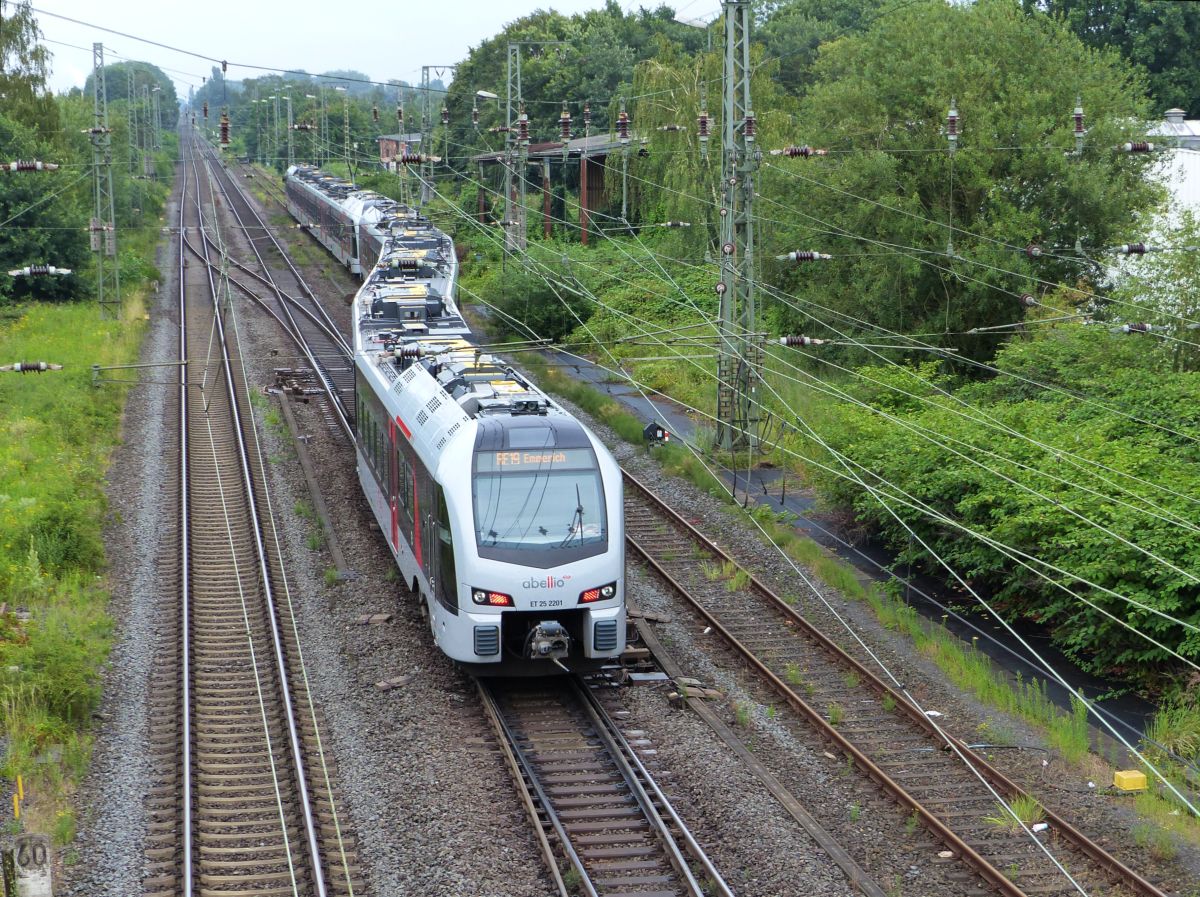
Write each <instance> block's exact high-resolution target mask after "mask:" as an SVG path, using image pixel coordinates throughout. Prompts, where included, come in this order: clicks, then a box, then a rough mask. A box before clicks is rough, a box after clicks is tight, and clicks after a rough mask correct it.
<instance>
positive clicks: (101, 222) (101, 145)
mask: <svg viewBox="0 0 1200 897" xmlns="http://www.w3.org/2000/svg"><path fill="white" fill-rule="evenodd" d="M92 67H93V69H94V72H95V74H94V82H95V88H96V90H95V102H94V107H93V108H94V120H93V122H92V128H91V131H90V132H89V133H90V135H91V139H92V183H93V186H94V188H95V189H94V191H93V192H94V194H95V199H96V205H95V216H94V217H93V218H92V221H91V227H90V231H91V238H92V249H93V251H95V253H96V296H97V299H98V300H99V302H100V311H101V313H102V314H104V315H106V316H111V317H113V318H116V317H118V315H119V314H120V311H121V272H120V266H119V265H118V263H117V221H116V209H115V208H114V203H113V185H112V132H111V131H109V129H108V87H107V85H106V84H105V83H104V44H92Z"/></svg>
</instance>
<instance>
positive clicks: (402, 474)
mask: <svg viewBox="0 0 1200 897" xmlns="http://www.w3.org/2000/svg"><path fill="white" fill-rule="evenodd" d="M396 478H397V480H398V481H399V482H398V483H397V489H396V498H397V500H398V501H399V502H400V504H402V505H403V506H404V507H405V508H409V507H411V506H412V471H411V470H409V468H408V460H407V459H406V458H405V457H404V449H403V448H401V446H400V445H399V443H397V445H396Z"/></svg>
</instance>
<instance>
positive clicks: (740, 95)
mask: <svg viewBox="0 0 1200 897" xmlns="http://www.w3.org/2000/svg"><path fill="white" fill-rule="evenodd" d="M722 5H723V7H724V12H725V65H724V101H723V105H722V112H723V115H722V141H721V151H722V152H721V178H722V196H723V204H722V208H721V230H720V233H721V282H720V283H719V284H718V285H717V292H718V293H719V294H720V297H721V301H720V324H719V327H720V347H719V354H718V356H717V379H718V382H717V445H719V446H720V447H721V448H723V449H737V448H751V449H754V448H757V447H758V441H759V424H760V417H759V413H758V404H757V392H758V380H759V372H760V371H761V369H762V348H761V345H760V344H759V341H758V340H757V339H756V337H755V332H756V315H755V307H754V279H755V270H754V175H755V173H756V172H757V170H758V166H759V161H760V158H761V152H760V151H759V149H758V146H757V145H756V143H755V132H756V129H757V121H756V119H755V117H754V111H753V107H752V106H751V104H750V74H751V68H750V20H751V9H750V2H749V0H725V2H724V3H723V4H722Z"/></svg>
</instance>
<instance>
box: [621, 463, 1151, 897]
mask: <svg viewBox="0 0 1200 897" xmlns="http://www.w3.org/2000/svg"><path fill="white" fill-rule="evenodd" d="M625 487H626V488H625V527H626V539H627V542H628V544H629V546H630V547H631V548H632V549H633V550H634V552H635V554H637V555H638V556H640V557H641V559H642V560H643V561H644V562H645V563H646V564H647V565H648V566H650V567H651V568H652V569H653V570H654V571H655V572H656V573H657V574H658V575H659V576H660V577H661V578H662V579H664V580H665V581H666V583H667V584H668V585H669V586H670V587H671V588H672V590H673V591H674V592H675V593H676V594H677V595H678V596H679V597H681V598H682V599H683V600H684V601H685V602H686V604H688V605H689V606H690V607H691V608H692V609H693V610H694V611H695V612H696V613H698V614H699V615H700V616H701V617H702V618H704V620H705V621H706V622H707V625H709V626H711V627H712V628H713V629H715V630H716V631H717V632H718V633H719V634H720V635H721V636H722V637H723V638H724V639H725V641H726V643H727V644H728V645H729V646H730V647H731V648H732V649H733V651H734V652H735V653H736V654H737V655H738V656H739V657H740V658H741V659H742V660H743V661H744V662H745V663H746V664H747V665H748V666H749V667H750V668H751V670H752V672H753V673H754V674H755V676H756V677H758V679H759V680H760V681H762V682H763V683H765V684H766V685H767V686H768V687H769V688H771V689H772V690H774V692H776V693H777V695H778V696H779V697H780V698H782V700H783V703H784V706H785V707H786V708H787V711H788V712H790V713H791V714H793V715H794V718H795V719H796V720H802V721H803V722H804V723H805V724H806V725H807V726H809V727H811V728H815V729H816V731H817V733H818V734H819V736H820V737H821V738H822V739H824V740H825V741H826V742H827V743H830V744H831V745H833V747H834V748H835V749H836V750H837V751H839V752H840V753H842V754H843V755H844V756H845V757H846V758H847V759H848V760H851V761H853V764H852V765H853V766H854V767H855V768H856V769H857V770H858V771H859V772H860V773H862V774H864V775H866V776H867V777H869V778H870V779H871V780H872V781H874V782H875V783H876V785H878V786H879V787H880V788H882V789H883V790H884V791H885V792H886V793H887V794H888V795H889V796H890V797H891V799H892V800H894V801H895V802H896V803H898V804H899V805H900V806H901V807H902V808H903V810H902V811H903V813H904V814H905V815H910V814H912V815H915V816H916V818H917V819H918V821H919V822H920V823H921V824H923V825H924V826H925V828H926V829H927V830H929V832H930V833H931V834H932V835H933V836H934V837H935V838H936V839H937V840H939V841H941V842H942V843H943V844H944V845H945V846H946V848H947V850H948V851H950V852H951V853H952V854H953V855H954V856H955V857H956V858H958V859H959V860H960V861H961V862H963V863H964V864H966V866H967V867H968V868H969V869H970V870H971V871H972V872H973V873H974V874H975V875H978V876H979V877H980V878H982V879H983V882H985V883H986V884H987V885H988V886H990V888H991V889H992V890H994V891H998V892H1000V893H1002V894H1005V895H1007V897H1023V895H1071V894H1081V893H1082V894H1104V895H1111V897H1116V895H1138V897H1166V895H1165V894H1164V893H1163V892H1162V891H1161V890H1159V889H1158V888H1157V887H1156V886H1155V885H1154V884H1153V883H1151V882H1150V881H1148V880H1146V879H1145V878H1144V877H1142V876H1141V875H1139V874H1138V873H1137V872H1135V871H1134V870H1132V869H1130V868H1128V867H1127V866H1125V865H1124V864H1123V863H1121V862H1120V861H1119V860H1118V859H1117V858H1115V857H1113V856H1112V855H1111V854H1109V853H1108V852H1107V851H1105V850H1104V849H1103V848H1102V847H1101V846H1100V845H1098V844H1096V843H1095V842H1094V841H1092V840H1091V839H1090V838H1088V837H1087V836H1086V835H1084V834H1083V833H1082V832H1080V831H1078V830H1077V829H1076V828H1074V827H1073V826H1072V825H1071V824H1070V823H1069V822H1068V821H1067V820H1065V819H1062V818H1060V817H1059V816H1058V815H1056V814H1054V813H1053V812H1052V811H1050V810H1048V809H1046V810H1045V811H1044V812H1045V821H1046V822H1047V823H1048V829H1047V830H1045V831H1044V832H1043V833H1042V834H1041V835H1040V836H1035V837H1036V838H1037V840H1038V841H1039V843H1040V844H1041V845H1042V846H1043V847H1045V846H1049V847H1052V848H1053V849H1052V852H1053V854H1054V855H1055V857H1056V858H1057V860H1058V862H1059V863H1060V864H1061V866H1062V867H1063V868H1060V867H1059V866H1058V865H1055V862H1054V860H1052V859H1051V858H1050V856H1049V854H1048V853H1047V851H1044V850H1043V849H1041V847H1039V845H1038V844H1035V843H1034V841H1033V839H1031V837H1030V835H1029V833H1028V832H1026V831H1024V830H1021V829H1020V828H1016V829H1015V830H1014V829H1013V828H1010V827H1006V826H1003V825H998V824H995V823H994V822H989V821H988V817H996V816H998V815H1000V816H1003V813H1002V811H1001V810H1000V808H999V805H998V801H997V796H1000V797H1003V798H1004V800H1005V801H1008V802H1012V801H1014V800H1017V799H1021V798H1028V795H1026V794H1025V792H1024V791H1023V790H1022V789H1021V788H1020V787H1019V786H1017V785H1016V784H1015V783H1013V782H1011V781H1010V780H1009V779H1008V778H1007V777H1005V776H1004V775H1003V774H1002V773H1000V772H999V771H998V770H996V769H995V768H994V767H992V766H991V765H990V764H989V763H988V762H987V761H986V760H985V759H984V758H983V757H981V756H979V755H978V754H977V753H976V752H974V751H972V750H971V749H970V748H968V747H967V745H966V744H965V743H963V742H961V741H959V740H958V739H955V738H953V737H952V736H950V735H948V734H947V733H944V732H942V731H941V730H939V728H938V727H937V725H936V723H935V722H934V721H933V720H931V719H930V718H929V717H927V716H926V715H925V714H924V713H923V712H922V711H921V710H920V709H919V708H917V707H915V706H913V704H911V703H910V702H909V701H908V700H907V699H906V698H905V697H904V696H903V695H902V694H900V693H899V692H898V691H897V690H896V689H894V688H893V687H891V686H890V685H889V684H888V683H886V682H884V681H883V680H882V679H880V678H879V677H877V676H876V675H875V674H874V672H873V671H872V670H869V669H868V668H866V667H865V666H864V665H863V664H861V663H860V662H859V661H857V660H856V659H855V658H853V657H851V656H850V655H849V654H847V653H846V652H844V651H843V650H842V649H841V648H839V647H838V646H837V645H835V644H834V643H833V642H832V641H831V640H830V639H828V638H827V637H826V636H825V635H824V634H823V633H821V632H820V631H819V630H818V629H817V628H816V627H814V626H812V625H811V624H810V623H809V622H808V621H806V620H805V619H804V618H803V617H802V616H801V615H800V614H799V613H797V612H796V611H795V610H794V609H793V608H792V607H791V606H790V605H789V604H788V603H787V602H785V601H784V600H783V599H781V598H780V597H779V596H777V595H775V594H774V593H773V592H771V591H770V590H769V589H768V588H767V587H766V586H764V585H763V584H762V583H761V582H759V581H758V580H757V579H756V578H754V577H752V576H749V574H748V573H746V572H745V571H742V568H741V567H740V566H739V565H737V564H736V562H735V561H734V560H733V558H731V557H730V556H729V555H727V554H726V553H725V552H724V551H722V550H721V549H720V548H719V547H718V546H717V545H716V544H715V543H713V542H712V541H710V540H709V539H707V538H706V537H705V536H704V535H702V534H701V533H700V532H699V531H698V530H696V529H695V528H694V527H692V526H691V525H690V524H689V523H688V522H687V521H686V520H684V519H683V518H682V517H681V516H680V515H679V514H677V513H676V512H675V511H674V510H673V509H671V508H670V507H669V506H668V505H667V504H666V503H665V502H663V501H662V500H661V499H660V498H658V497H657V496H656V495H655V494H654V493H653V492H652V491H651V490H650V489H648V488H647V487H646V486H644V485H643V484H642V483H641V482H639V481H638V480H637V479H635V478H634V477H632V476H631V475H629V474H628V473H626V474H625ZM739 571H740V572H739ZM733 576H738V577H739V578H745V586H744V587H742V588H739V589H736V590H735V591H730V589H729V588H728V586H727V583H728V581H729V580H730V579H731V578H732V577H733ZM993 792H994V793H993ZM980 884H982V883H980ZM966 890H970V888H967V889H966ZM973 890H975V891H976V892H978V891H979V890H980V889H979V886H978V885H976V886H975V887H974V888H973Z"/></svg>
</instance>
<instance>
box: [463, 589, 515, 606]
mask: <svg viewBox="0 0 1200 897" xmlns="http://www.w3.org/2000/svg"><path fill="white" fill-rule="evenodd" d="M471 600H472V601H474V602H475V603H476V604H484V605H488V606H490V607H512V606H513V600H512V595H505V594H504V593H503V592H493V591H492V590H491V589H471Z"/></svg>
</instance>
